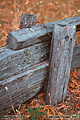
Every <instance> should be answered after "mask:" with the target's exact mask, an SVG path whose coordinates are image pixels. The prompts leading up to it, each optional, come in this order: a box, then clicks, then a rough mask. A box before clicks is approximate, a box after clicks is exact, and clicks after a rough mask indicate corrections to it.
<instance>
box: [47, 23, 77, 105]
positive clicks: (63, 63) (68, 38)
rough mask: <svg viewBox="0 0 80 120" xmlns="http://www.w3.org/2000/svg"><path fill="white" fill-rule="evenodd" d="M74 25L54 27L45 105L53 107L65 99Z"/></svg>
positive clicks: (73, 40) (73, 41) (73, 39)
mask: <svg viewBox="0 0 80 120" xmlns="http://www.w3.org/2000/svg"><path fill="white" fill-rule="evenodd" d="M75 31H76V27H75V26H74V25H69V26H64V25H60V24H55V25H54V30H53V38H52V41H51V51H50V72H49V81H48V87H47V97H46V98H47V99H46V101H47V104H52V105H55V104H57V103H60V102H61V101H62V100H64V99H65V97H66V91H67V85H68V81H69V74H70V68H71V60H72V55H73V47H74V43H75Z"/></svg>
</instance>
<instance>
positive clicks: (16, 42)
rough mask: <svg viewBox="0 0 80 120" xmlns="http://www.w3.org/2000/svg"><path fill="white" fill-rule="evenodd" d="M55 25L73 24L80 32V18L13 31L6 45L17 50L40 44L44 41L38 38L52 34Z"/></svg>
mask: <svg viewBox="0 0 80 120" xmlns="http://www.w3.org/2000/svg"><path fill="white" fill-rule="evenodd" d="M54 24H67V25H68V24H72V25H75V26H76V31H77V30H80V16H78V17H72V18H67V19H63V20H60V21H55V22H50V23H45V24H41V25H36V26H34V27H32V28H25V29H20V30H16V31H12V32H10V33H9V34H8V37H7V43H6V44H7V45H8V46H9V48H12V49H14V50H16V49H21V48H24V47H27V46H30V45H33V44H36V43H40V42H42V41H43V40H42V41H41V40H39V39H37V38H39V37H41V36H44V35H46V34H48V33H52V31H53V26H54ZM44 26H45V27H44Z"/></svg>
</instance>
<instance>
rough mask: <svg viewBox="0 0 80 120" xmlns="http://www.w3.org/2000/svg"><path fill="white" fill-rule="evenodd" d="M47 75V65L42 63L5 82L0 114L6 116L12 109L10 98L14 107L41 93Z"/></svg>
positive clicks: (0, 86) (2, 88)
mask: <svg viewBox="0 0 80 120" xmlns="http://www.w3.org/2000/svg"><path fill="white" fill-rule="evenodd" d="M47 74H48V73H47V65H46V64H44V63H40V64H37V65H34V66H33V67H30V68H29V70H25V72H21V73H19V74H17V75H14V76H12V77H9V78H7V79H6V80H5V81H3V83H2V84H3V85H0V114H1V115H4V114H5V113H7V112H8V111H9V110H11V109H12V107H11V101H10V96H11V98H12V102H13V105H14V107H16V106H18V105H19V104H20V103H23V102H24V101H26V100H29V99H30V98H32V97H33V96H35V95H36V94H37V93H38V92H39V91H40V89H41V87H42V85H43V82H44V80H45V79H46V77H47ZM5 87H7V88H8V91H7V90H6V89H5ZM8 92H9V94H8ZM9 95H10V96H9Z"/></svg>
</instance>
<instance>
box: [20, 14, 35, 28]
mask: <svg viewBox="0 0 80 120" xmlns="http://www.w3.org/2000/svg"><path fill="white" fill-rule="evenodd" d="M35 24H36V16H35V15H32V14H22V15H21V17H20V29H22V28H31V27H32V26H34V25H35Z"/></svg>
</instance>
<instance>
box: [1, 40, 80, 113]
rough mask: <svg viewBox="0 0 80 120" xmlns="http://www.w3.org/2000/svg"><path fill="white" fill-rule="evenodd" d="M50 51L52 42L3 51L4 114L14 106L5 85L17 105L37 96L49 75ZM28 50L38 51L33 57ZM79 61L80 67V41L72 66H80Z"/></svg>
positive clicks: (2, 100)
mask: <svg viewBox="0 0 80 120" xmlns="http://www.w3.org/2000/svg"><path fill="white" fill-rule="evenodd" d="M41 46H42V47H41ZM35 51H36V53H35ZM49 51H50V43H49V42H46V43H43V44H41V43H40V44H39V45H38V44H37V46H36V45H34V46H33V47H32V46H31V47H28V48H24V49H21V50H18V51H14V50H11V49H9V48H8V47H4V48H3V49H2V50H0V68H1V69H0V113H1V114H2V115H4V114H5V113H7V111H9V110H10V109H11V102H10V99H9V96H8V93H7V91H6V90H5V86H7V87H8V89H9V93H10V95H11V97H12V101H13V104H14V107H16V106H18V105H19V104H20V103H23V102H24V101H26V100H28V99H30V98H31V97H33V96H34V95H35V94H36V93H37V92H38V91H39V90H40V88H41V87H42V86H43V81H44V80H46V79H47V75H48V69H49V66H48V65H47V64H49V61H48V60H47V59H49ZM28 52H29V53H32V52H33V53H34V57H33V59H32V56H31V55H32V54H30V55H29V54H27V53H28ZM39 55H41V58H40V57H39ZM30 58H31V59H30ZM39 59H40V60H39ZM30 60H31V61H30ZM41 61H43V62H41ZM76 61H77V62H76ZM46 63H47V64H46ZM35 64H36V65H35ZM76 64H77V67H78V66H80V44H79V45H77V46H75V47H74V51H73V59H72V67H71V69H74V68H76ZM2 71H3V72H2ZM26 81H27V82H26ZM28 83H29V84H28ZM31 84H32V85H31ZM27 86H28V87H27ZM35 88H36V91H35Z"/></svg>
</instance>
